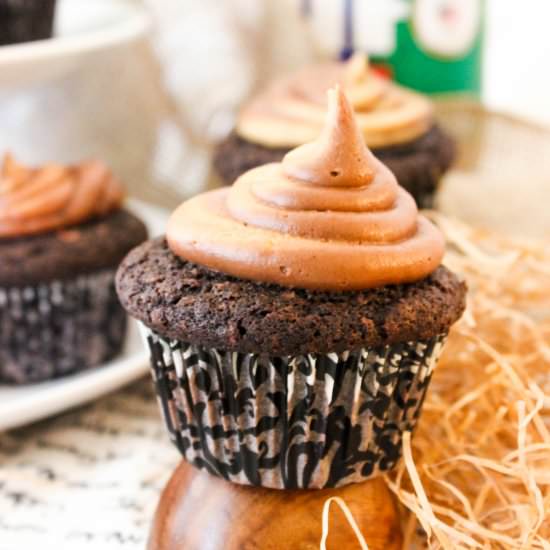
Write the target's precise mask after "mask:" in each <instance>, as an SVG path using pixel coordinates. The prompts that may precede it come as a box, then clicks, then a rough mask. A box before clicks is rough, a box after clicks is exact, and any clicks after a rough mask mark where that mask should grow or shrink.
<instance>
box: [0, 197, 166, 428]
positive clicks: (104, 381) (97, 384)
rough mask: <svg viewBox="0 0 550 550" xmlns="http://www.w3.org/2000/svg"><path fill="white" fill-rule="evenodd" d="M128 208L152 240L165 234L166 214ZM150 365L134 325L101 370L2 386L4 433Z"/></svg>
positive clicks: (0, 420)
mask: <svg viewBox="0 0 550 550" xmlns="http://www.w3.org/2000/svg"><path fill="white" fill-rule="evenodd" d="M128 208H129V209H130V210H132V211H133V212H135V213H136V214H137V215H138V216H139V217H140V218H141V219H142V220H143V221H145V222H146V223H147V226H148V228H149V233H150V235H151V236H154V235H158V234H161V233H162V232H163V231H164V228H165V225H166V219H167V212H166V211H164V210H162V209H161V208H156V207H153V206H150V205H147V204H145V203H143V202H140V201H136V200H132V201H130V202H129V204H128ZM147 362H148V358H147V353H146V352H145V348H144V347H143V343H142V342H141V340H140V336H139V333H138V328H137V323H135V322H134V321H131V322H130V323H129V331H128V337H127V340H126V345H125V348H124V351H123V353H122V354H121V355H120V356H119V357H117V358H116V359H113V360H112V361H110V362H109V363H106V364H105V365H102V366H101V367H98V368H96V369H93V370H91V371H89V372H85V373H82V374H75V375H72V376H67V377H65V378H60V379H59V380H54V381H52V382H42V383H40V384H31V385H27V386H21V387H14V386H2V385H0V431H1V430H8V429H10V428H16V427H18V426H22V425H24V424H28V423H30V422H34V421H36V420H40V419H42V418H46V417H48V416H51V415H53V414H57V413H59V412H61V411H64V410H66V409H70V408H72V407H75V406H77V405H81V404H82V403H86V402H88V401H91V400H93V399H96V398H97V397H99V396H101V395H103V394H105V393H108V392H111V391H113V390H116V389H117V388H119V387H121V386H124V385H125V384H128V383H129V382H131V381H133V380H136V379H137V378H139V377H140V376H143V374H145V373H146V372H147V369H148V365H147Z"/></svg>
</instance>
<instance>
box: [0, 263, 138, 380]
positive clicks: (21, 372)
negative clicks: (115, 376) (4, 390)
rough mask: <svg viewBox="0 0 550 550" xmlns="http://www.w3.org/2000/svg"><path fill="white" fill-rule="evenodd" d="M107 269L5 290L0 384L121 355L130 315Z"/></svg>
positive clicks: (0, 309) (0, 295) (0, 306)
mask: <svg viewBox="0 0 550 550" xmlns="http://www.w3.org/2000/svg"><path fill="white" fill-rule="evenodd" d="M114 276H115V270H114V269H108V270H102V271H99V272H95V273H92V274H89V275H82V276H78V277H75V278H74V279H70V280H66V281H53V282H50V283H46V284H40V285H36V286H26V287H21V288H16V287H10V288H0V383H8V384H22V383H27V382H39V381H42V380H48V379H51V378H56V377H59V376H63V375H65V374H69V373H73V372H76V371H80V370H83V369H87V368H90V367H94V366H97V365H99V364H101V363H103V362H104V361H106V360H108V359H110V358H112V357H114V356H115V355H116V354H118V353H119V352H120V350H121V348H122V345H123V343H124V337H125V334H126V322H127V321H126V319H127V318H126V313H125V312H124V310H123V308H122V306H121V305H120V303H119V301H118V298H117V294H116V291H115V285H114Z"/></svg>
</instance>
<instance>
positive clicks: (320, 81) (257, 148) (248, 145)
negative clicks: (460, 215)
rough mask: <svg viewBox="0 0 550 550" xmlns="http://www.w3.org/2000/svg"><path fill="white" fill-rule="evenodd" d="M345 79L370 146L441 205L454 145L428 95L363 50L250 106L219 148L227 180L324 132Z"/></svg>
mask: <svg viewBox="0 0 550 550" xmlns="http://www.w3.org/2000/svg"><path fill="white" fill-rule="evenodd" d="M335 83H340V84H341V85H342V86H343V87H344V88H345V90H346V93H347V94H348V97H349V99H350V101H351V104H352V105H353V108H354V110H355V113H356V116H357V123H358V125H359V128H360V129H361V132H362V134H363V136H364V138H365V141H366V143H367V146H368V147H369V148H370V149H371V150H372V151H373V153H374V154H375V155H376V156H377V157H378V158H379V159H380V160H382V162H384V163H385V164H386V165H387V166H388V167H389V168H390V170H392V172H393V173H394V174H395V176H396V177H397V181H398V182H399V184H400V185H402V186H403V187H404V188H405V189H407V191H409V193H411V195H412V196H413V197H414V198H415V200H416V202H417V204H418V205H419V206H420V207H422V208H428V207H431V206H432V205H433V198H434V193H435V191H436V189H437V185H438V183H439V180H440V178H441V176H442V175H443V174H444V173H445V172H446V171H447V169H448V168H449V167H450V165H451V163H452V160H453V158H454V145H453V142H452V140H451V138H450V137H449V136H447V134H445V133H444V132H443V131H442V130H441V128H439V126H438V125H437V124H436V123H435V121H434V116H433V109H432V104H431V102H430V101H429V99H428V98H427V97H425V96H422V95H420V94H417V93H415V92H413V91H412V90H408V89H405V88H402V87H400V86H398V85H396V84H395V83H393V82H391V81H389V80H388V79H386V78H385V77H382V76H380V75H379V74H377V73H376V72H375V71H373V70H371V69H369V66H368V61H367V59H366V58H365V57H364V56H362V55H357V56H355V57H353V58H352V59H351V60H350V61H348V62H347V63H325V64H320V65H315V66H310V67H307V68H305V69H303V70H301V71H299V72H297V73H295V74H292V75H290V76H288V77H286V78H284V79H281V80H278V81H275V82H273V83H272V84H271V85H270V86H269V87H268V88H267V89H265V90H264V91H263V92H261V93H260V94H258V95H257V96H256V97H254V98H253V99H252V100H251V101H250V102H249V103H248V104H247V105H245V106H244V108H243V109H242V111H241V113H240V116H239V118H238V121H237V126H236V129H235V131H234V132H233V133H232V134H231V135H230V136H229V137H228V138H227V139H226V140H225V141H224V142H223V143H221V144H220V145H219V146H218V148H217V150H216V151H215V154H214V167H215V169H216V172H217V174H218V175H219V176H220V177H221V179H222V181H223V182H224V183H225V184H231V183H232V182H233V181H235V179H236V178H237V177H239V176H240V175H241V174H243V173H244V172H246V171H248V170H250V169H251V168H254V167H256V166H259V165H262V164H265V163H268V162H278V161H280V160H281V159H282V158H283V157H284V155H285V154H286V153H287V152H288V151H289V150H290V149H291V148H293V147H296V146H299V145H301V144H303V143H307V142H309V141H311V140H313V139H315V138H316V137H317V135H318V134H319V132H320V131H321V128H322V126H323V120H324V112H325V104H324V93H325V90H327V89H328V88H329V87H330V86H332V85H334V84H335Z"/></svg>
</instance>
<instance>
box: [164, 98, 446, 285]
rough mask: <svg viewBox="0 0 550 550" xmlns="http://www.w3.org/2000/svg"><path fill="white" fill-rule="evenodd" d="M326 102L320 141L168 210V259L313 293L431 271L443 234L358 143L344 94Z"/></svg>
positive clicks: (411, 277)
mask: <svg viewBox="0 0 550 550" xmlns="http://www.w3.org/2000/svg"><path fill="white" fill-rule="evenodd" d="M329 94H330V95H329V103H330V106H329V112H328V115H327V121H326V126H325V129H324V130H323V132H322V133H321V136H320V137H319V139H318V140H317V141H315V142H314V143H311V144H307V145H303V146H302V147H299V148H298V149H296V150H294V151H291V152H290V153H288V154H287V155H286V157H285V158H284V160H283V162H282V163H276V164H268V165H265V166H261V167H259V168H255V169H254V170H251V171H249V172H247V173H246V174H244V175H243V176H241V177H240V178H239V179H238V180H237V181H236V182H235V184H234V185H233V186H232V187H231V188H230V189H222V190H218V191H211V192H209V193H204V194H202V195H199V196H197V197H194V198H193V199H191V200H189V201H187V202H185V203H183V204H182V205H181V206H180V207H179V208H178V209H177V210H176V211H175V212H174V214H173V215H172V217H171V219H170V221H169V225H168V230H167V240H168V244H169V246H170V248H171V249H172V251H173V252H174V253H175V254H177V255H179V256H180V257H181V258H183V259H186V260H189V261H192V262H196V263H199V264H202V265H205V266H207V267H210V268H212V269H217V270H219V271H222V272H224V273H227V274H230V275H234V276H237V277H242V278H245V279H252V280H257V281H261V282H268V283H276V284H280V285H283V286H289V287H297V288H306V289H314V290H336V291H345V290H361V289H366V288H372V287H376V286H381V285H385V284H391V283H401V282H412V281H416V280H419V279H422V278H424V277H426V276H427V275H429V274H430V273H431V272H433V271H434V270H435V269H436V268H437V267H438V265H439V264H440V262H441V259H442V256H443V252H444V242H443V237H442V235H441V234H440V232H439V231H438V230H437V229H436V228H435V227H434V226H433V225H432V224H431V223H430V222H429V221H428V220H426V219H425V218H423V217H422V216H419V215H418V211H417V209H416V205H415V203H414V200H413V199H412V197H411V196H410V195H409V194H408V193H407V192H406V191H405V190H404V189H402V188H401V187H399V185H398V184H397V182H396V180H395V177H394V176H393V174H392V173H391V172H390V171H389V170H388V168H386V167H385V166H384V165H383V164H382V163H381V162H379V161H378V160H377V159H376V158H375V157H374V156H373V155H372V153H371V152H370V151H369V150H368V149H367V147H366V146H365V145H364V142H363V139H362V136H361V133H360V131H359V130H358V128H357V125H356V123H355V120H354V115H353V111H352V108H351V106H350V104H349V103H348V101H347V99H346V97H345V95H344V93H343V92H342V91H341V90H340V89H339V88H337V89H335V90H331V91H330V92H329Z"/></svg>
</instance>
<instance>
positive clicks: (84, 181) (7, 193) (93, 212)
mask: <svg viewBox="0 0 550 550" xmlns="http://www.w3.org/2000/svg"><path fill="white" fill-rule="evenodd" d="M123 199H124V192H123V189H122V186H121V185H120V184H119V183H118V181H117V180H115V178H114V177H113V175H112V174H111V172H110V171H109V170H108V168H107V167H105V166H104V165H103V164H102V163H100V162H97V161H89V162H85V163H82V164H80V165H78V166H70V167H64V166H59V165H56V164H48V165H46V166H43V167H40V168H28V167H26V166H23V165H21V164H18V163H17V162H15V160H14V159H13V158H12V157H11V155H6V157H5V158H4V162H3V165H2V167H1V169H0V237H18V236H24V235H31V234H36V233H42V232H47V231H52V230H56V229H61V228H64V227H67V226H70V225H74V224H78V223H83V222H86V221H88V220H90V219H92V218H94V217H96V216H101V215H104V214H107V213H108V212H110V211H111V210H115V209H117V208H119V207H120V206H121V204H122V201H123Z"/></svg>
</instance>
